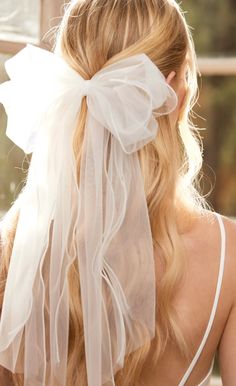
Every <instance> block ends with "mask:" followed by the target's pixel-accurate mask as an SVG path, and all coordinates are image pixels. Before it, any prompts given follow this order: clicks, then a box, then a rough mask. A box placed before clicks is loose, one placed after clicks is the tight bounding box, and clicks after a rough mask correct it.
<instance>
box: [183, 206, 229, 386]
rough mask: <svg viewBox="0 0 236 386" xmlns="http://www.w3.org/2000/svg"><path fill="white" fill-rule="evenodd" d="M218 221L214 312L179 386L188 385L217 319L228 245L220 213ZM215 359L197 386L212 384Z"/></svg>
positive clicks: (212, 311)
mask: <svg viewBox="0 0 236 386" xmlns="http://www.w3.org/2000/svg"><path fill="white" fill-rule="evenodd" d="M215 215H216V217H217V219H218V221H219V226H220V233H221V254H220V266H219V273H218V280H217V286H216V293H215V298H214V302H213V306H212V310H211V315H210V318H209V321H208V325H207V328H206V331H205V333H204V336H203V338H202V341H201V343H200V345H199V348H198V350H197V352H196V354H195V356H194V358H193V360H192V362H191V363H190V365H189V367H188V369H187V371H186V372H185V374H184V376H183V378H182V379H181V381H180V383H179V385H178V386H183V385H185V384H186V382H187V380H188V378H189V376H190V374H191V372H192V370H193V369H194V366H195V365H196V363H197V361H198V359H199V357H200V355H201V353H202V350H203V348H204V346H205V343H206V341H207V338H208V336H209V333H210V331H211V327H212V324H213V321H214V318H215V314H216V309H217V305H218V301H219V296H220V290H221V286H222V278H223V272H224V263H225V245H226V237H225V227H224V223H223V220H222V218H221V216H220V215H219V214H218V213H215ZM214 359H215V358H213V360H212V363H211V367H210V369H209V372H208V374H207V375H206V377H205V378H204V379H203V380H202V381H201V383H199V385H197V386H207V385H208V384H209V382H210V378H211V373H212V370H213V366H214Z"/></svg>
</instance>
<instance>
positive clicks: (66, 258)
mask: <svg viewBox="0 0 236 386" xmlns="http://www.w3.org/2000/svg"><path fill="white" fill-rule="evenodd" d="M6 69H7V72H8V74H9V77H10V79H11V80H10V81H9V82H5V83H4V84H2V85H1V86H0V102H2V103H3V104H4V105H5V109H6V112H7V114H8V126H7V135H8V137H9V138H10V139H11V140H12V141H13V142H15V144H17V145H18V146H19V147H21V148H22V149H23V150H24V152H25V153H31V152H33V155H32V160H31V164H30V168H29V174H28V180H27V184H26V186H25V188H24V190H23V192H22V194H21V197H20V200H21V201H20V203H21V204H20V216H19V221H18V226H17V231H16V236H15V241H14V246H13V251H12V256H11V263H10V269H9V273H8V278H7V283H6V289H5V296H4V302H3V308H2V316H1V322H0V364H1V365H3V366H5V367H7V368H8V369H9V370H11V371H13V372H14V371H19V372H21V371H22V372H23V371H24V377H25V383H24V385H25V386H32V385H33V384H35V385H36V384H37V385H42V386H44V385H47V386H48V385H49V384H50V383H49V379H50V382H52V384H53V382H57V383H56V384H58V385H59V386H65V385H66V370H67V351H68V334H69V293H68V283H67V280H66V276H67V272H68V269H69V267H70V265H71V264H72V262H74V261H77V263H78V267H79V273H80V288H81V300H82V309H83V322H84V337H85V354H86V366H87V377H88V386H101V385H102V384H103V383H105V382H110V383H109V385H115V381H114V375H115V373H116V372H117V370H118V369H120V368H121V367H122V366H123V365H124V357H125V355H126V354H127V353H130V352H132V351H134V350H136V349H137V348H138V347H140V346H141V345H143V344H144V343H145V341H146V340H147V339H151V338H153V337H154V335H155V302H156V295H155V294H156V284H155V265H154V257H153V246H152V235H151V228H150V222H149V217H148V209H147V204H146V198H145V192H144V187H143V180H142V175H141V169H140V165H139V159H138V155H137V152H136V151H137V150H138V149H140V148H141V147H142V146H144V145H145V144H147V143H148V142H150V141H151V140H152V139H154V138H155V136H156V134H157V129H158V124H157V120H156V119H155V117H157V116H160V115H163V114H168V113H170V112H171V111H173V110H174V109H175V108H176V106H177V102H178V101H177V96H176V94H175V92H174V90H173V89H172V88H171V87H170V86H169V85H168V84H167V83H166V80H165V77H164V75H163V74H162V73H161V72H160V70H159V69H158V68H157V67H156V66H155V65H154V63H153V62H152V61H151V60H150V59H149V58H148V57H147V56H146V55H145V54H139V55H135V56H132V57H129V58H127V59H123V60H120V61H119V62H117V63H115V64H112V65H109V66H107V67H105V68H103V69H102V70H100V71H99V72H97V73H96V74H95V75H94V76H93V77H92V79H90V80H84V79H83V78H82V77H81V76H80V75H79V74H78V73H77V72H76V71H74V70H73V69H72V68H71V67H70V66H69V65H68V64H66V62H65V61H64V60H63V59H62V58H61V57H60V56H59V55H56V54H53V53H49V52H47V51H45V50H43V49H40V48H36V47H33V46H31V45H28V46H27V47H26V48H24V49H23V50H22V51H21V52H20V53H18V54H17V55H16V56H15V57H13V58H12V59H10V60H8V61H7V63H6ZM85 95H86V96H87V105H88V114H87V118H86V127H85V133H84V135H85V137H84V143H83V147H82V159H81V169H80V176H79V187H78V185H77V179H78V176H77V170H76V160H75V159H74V155H73V148H72V141H73V135H74V132H75V129H76V124H77V121H78V114H79V111H80V106H81V100H82V97H83V96H85ZM78 150H79V149H78ZM74 240H75V242H73V241H74ZM49 242H50V244H49ZM49 245H50V246H51V249H50V254H49V255H50V259H49V256H47V257H46V258H45V253H46V251H47V248H48V246H49ZM76 259H77V260H76ZM47 310H48V311H47ZM45 314H46V316H45ZM138 326H139V327H140V326H143V328H144V329H145V331H146V334H144V333H143V334H140V333H139V331H140V330H139V329H138V328H136V327H138ZM24 328H25V330H24ZM23 331H24V333H25V335H24V345H25V357H24V366H23V365H22V363H21V362H20V360H19V358H18V354H19V349H20V342H21V339H22V337H23ZM47 332H48V333H49V334H48V335H47ZM49 337H50V339H49ZM47 345H49V346H47ZM48 374H50V375H48ZM48 377H49V378H48ZM36 381H37V382H36ZM34 382H35V383H34Z"/></svg>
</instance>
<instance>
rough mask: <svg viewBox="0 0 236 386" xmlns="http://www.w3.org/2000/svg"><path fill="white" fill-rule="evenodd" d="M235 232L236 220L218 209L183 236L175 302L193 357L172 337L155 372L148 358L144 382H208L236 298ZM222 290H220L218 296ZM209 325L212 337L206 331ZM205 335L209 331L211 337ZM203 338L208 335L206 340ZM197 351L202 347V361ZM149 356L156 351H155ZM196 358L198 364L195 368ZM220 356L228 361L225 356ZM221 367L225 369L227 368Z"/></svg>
mask: <svg viewBox="0 0 236 386" xmlns="http://www.w3.org/2000/svg"><path fill="white" fill-rule="evenodd" d="M221 221H222V222H221ZM220 223H221V224H222V225H223V227H222V230H220ZM224 234H225V235H226V240H225V241H224ZM235 235H236V225H235V223H233V222H232V221H231V220H229V219H227V218H225V217H220V218H219V221H218V220H217V216H216V214H213V213H211V214H209V215H206V216H203V217H201V218H198V219H197V218H196V220H195V222H194V225H193V227H192V229H191V230H190V231H189V232H187V233H184V234H182V236H181V237H182V240H183V243H184V245H185V248H186V260H187V265H186V276H185V279H184V281H183V285H182V287H181V288H180V289H179V291H178V292H177V293H176V299H175V306H176V310H177V313H178V315H179V318H180V325H181V328H182V331H183V333H184V336H185V338H186V341H187V343H188V347H189V348H190V352H191V358H190V360H189V361H186V360H185V359H183V358H181V356H180V354H179V352H178V350H177V349H176V347H175V346H174V345H172V344H171V340H169V342H168V344H167V347H166V350H165V352H164V354H163V356H162V357H161V358H160V360H159V361H158V364H157V366H156V369H155V372H154V371H153V370H152V372H150V370H149V368H148V363H150V362H149V361H147V365H146V366H145V368H144V371H143V374H142V381H143V385H145V386H159V385H165V386H173V385H189V386H191V385H192V386H196V385H201V386H203V385H204V386H205V385H208V382H207V379H209V374H208V373H210V372H211V371H210V370H211V367H212V365H213V359H214V355H215V353H216V351H217V350H221V345H222V344H221V341H222V340H223V332H224V330H225V329H226V325H227V320H228V318H229V314H230V312H231V309H232V305H233V301H234V299H233V292H235V286H234V285H235V283H234V274H233V272H234V273H235V272H236V259H234V256H235V251H236V242H235ZM224 246H226V253H224ZM221 248H222V249H221ZM224 257H225V259H224ZM220 265H221V267H220ZM159 268H160V267H159ZM157 269H158V258H157ZM221 278H222V283H221ZM217 284H218V291H217ZM217 292H219V300H218V299H217ZM157 296H158V293H157ZM214 302H215V306H217V307H216V312H215V315H212V318H210V314H211V312H212V313H214V310H212V308H213V303H214ZM210 319H211V320H210ZM212 321H213V323H211V322H212ZM208 323H209V326H208ZM235 323H236V321H235ZM207 326H208V331H209V335H208V331H206V330H207ZM204 335H207V339H206V336H205V338H204ZM203 339H204V340H205V339H206V341H205V344H204V342H203ZM200 345H201V347H200ZM225 349H227V348H225ZM197 351H200V356H199V359H198V360H197V356H198V354H197ZM150 355H153V351H151V353H150ZM222 355H223V354H222ZM193 358H195V361H194V362H196V363H195V365H194V366H193V369H192V371H190V368H189V367H190V363H191V362H192V360H193ZM220 359H222V360H223V358H220ZM222 366H223V365H222ZM187 370H188V371H189V374H188V375H189V376H187V374H186V377H184V375H185V373H187ZM222 371H224V369H223V368H222ZM235 377H236V374H235ZM201 382H202V383H201ZM224 385H225V383H224ZM230 385H232V383H231V384H230Z"/></svg>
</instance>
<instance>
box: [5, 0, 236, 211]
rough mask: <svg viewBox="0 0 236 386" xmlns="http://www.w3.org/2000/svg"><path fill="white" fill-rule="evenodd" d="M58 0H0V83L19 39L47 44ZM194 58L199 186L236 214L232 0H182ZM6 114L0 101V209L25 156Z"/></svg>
mask: <svg viewBox="0 0 236 386" xmlns="http://www.w3.org/2000/svg"><path fill="white" fill-rule="evenodd" d="M63 4H64V1H62V0H44V1H42V0H11V1H9V0H1V2H0V83H1V82H3V81H4V80H6V79H7V76H6V73H5V70H4V62H5V60H6V59H8V58H9V57H11V55H13V54H15V53H16V52H18V51H19V50H20V49H21V48H23V47H24V45H25V43H32V44H37V45H41V46H43V47H44V48H48V49H50V38H49V37H48V35H47V34H46V33H47V31H48V30H50V29H53V27H54V26H55V25H57V24H58V23H59V21H60V16H61V15H62V13H63ZM180 4H181V6H182V8H183V10H184V11H185V16H186V19H187V22H188V24H189V25H190V26H191V29H192V34H193V38H194V41H195V45H196V51H197V55H198V61H199V69H200V73H201V76H199V78H198V81H199V82H198V83H199V90H200V98H199V100H198V103H197V104H196V106H195V108H194V111H195V113H196V119H195V125H196V126H197V127H199V128H200V129H201V136H202V138H203V141H204V149H205V150H204V175H205V177H204V178H203V180H202V189H203V192H204V194H209V192H210V191H211V190H212V192H211V194H209V196H208V201H209V202H210V204H211V205H212V206H213V208H214V209H215V210H216V211H219V212H221V213H222V214H225V215H228V216H236V162H235V161H236V109H235V108H234V106H235V101H236V2H235V0H224V1H215V0H208V1H207V2H206V1H205V0H198V1H196V0H183V1H182V2H181V3H180ZM5 128H6V116H5V113H4V109H3V107H2V105H0V214H1V212H3V211H5V210H7V209H8V208H9V206H10V205H11V203H12V202H13V201H14V198H15V197H16V196H17V194H18V193H19V191H20V190H21V187H22V184H23V183H24V178H25V176H26V171H27V167H28V161H29V159H27V157H24V154H23V153H22V152H21V151H20V150H19V149H18V148H16V146H14V145H13V144H12V142H11V141H10V140H8V139H7V137H6V136H5Z"/></svg>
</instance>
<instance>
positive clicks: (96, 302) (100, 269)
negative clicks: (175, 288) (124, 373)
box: [78, 115, 156, 386]
mask: <svg viewBox="0 0 236 386" xmlns="http://www.w3.org/2000/svg"><path fill="white" fill-rule="evenodd" d="M87 119H88V121H87V127H86V131H85V135H86V137H85V148H84V151H83V153H82V162H81V175H80V177H81V179H80V186H81V201H80V203H81V216H80V220H79V222H78V234H79V235H80V236H79V239H78V259H79V271H80V281H81V294H82V307H83V317H84V335H85V354H86V365H87V376H88V385H89V386H101V385H104V384H105V385H106V386H115V380H114V375H115V373H116V372H117V371H118V370H119V369H120V368H121V367H123V365H124V360H125V355H126V354H128V353H130V352H132V351H134V350H136V349H137V348H139V347H140V346H142V345H143V344H145V342H147V341H149V340H150V339H151V338H153V336H154V334H155V290H156V286H155V274H154V272H155V271H154V268H155V266H154V257H153V246H152V236H151V229H150V224H149V217H148V210H147V205H146V198H145V193H144V189H143V190H142V189H141V190H140V187H142V186H143V181H142V176H141V170H140V165H139V160H138V157H137V154H131V155H128V154H124V152H123V149H122V148H121V146H120V144H119V142H118V140H117V139H116V138H115V137H114V136H112V135H111V134H110V133H109V132H108V130H106V129H104V127H103V126H102V125H101V124H99V123H98V122H97V121H96V120H95V119H94V118H93V117H92V116H91V115H88V117H87ZM91 130H93V132H91ZM95 165H96V167H95ZM102 187H103V188H102ZM144 227H145V229H148V230H149V232H148V231H147V233H146V234H143V229H144ZM130 239H132V240H135V241H134V244H133V245H131V246H130V242H129V241H130ZM126 244H127V248H126ZM140 288H142V293H141V294H140Z"/></svg>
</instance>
